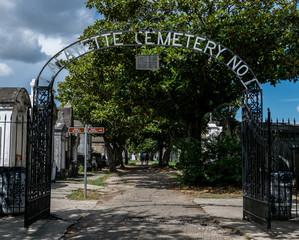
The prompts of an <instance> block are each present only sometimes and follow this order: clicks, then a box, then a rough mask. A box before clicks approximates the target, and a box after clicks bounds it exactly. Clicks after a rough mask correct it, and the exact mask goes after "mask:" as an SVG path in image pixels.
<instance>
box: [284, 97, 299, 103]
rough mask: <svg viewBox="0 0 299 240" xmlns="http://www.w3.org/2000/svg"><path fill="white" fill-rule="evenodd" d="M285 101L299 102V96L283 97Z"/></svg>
mask: <svg viewBox="0 0 299 240" xmlns="http://www.w3.org/2000/svg"><path fill="white" fill-rule="evenodd" d="M282 101H283V102H299V98H290V99H283V100H282Z"/></svg>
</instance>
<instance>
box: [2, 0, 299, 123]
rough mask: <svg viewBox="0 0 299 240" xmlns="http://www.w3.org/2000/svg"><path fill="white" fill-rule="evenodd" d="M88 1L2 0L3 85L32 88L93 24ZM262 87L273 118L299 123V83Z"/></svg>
mask: <svg viewBox="0 0 299 240" xmlns="http://www.w3.org/2000/svg"><path fill="white" fill-rule="evenodd" d="M85 1H86V0H0V87H25V88H27V90H28V91H30V82H31V80H32V79H33V78H36V77H37V75H38V73H39V72H40V70H41V69H42V67H43V65H44V64H45V62H46V61H47V60H49V59H50V58H51V57H52V56H53V55H55V53H57V52H58V51H59V50H61V49H62V48H63V47H65V46H67V45H69V44H71V43H73V42H75V41H76V40H77V38H78V36H79V35H80V34H82V32H83V30H84V29H85V28H86V27H87V26H89V25H92V24H93V21H94V17H95V16H96V13H95V10H90V9H86V8H85ZM232 50H233V49H232ZM66 74H67V72H66V71H64V72H62V73H61V74H60V75H58V79H57V81H62V80H63V79H64V76H65V75H66ZM263 89H264V91H263V95H264V111H266V109H267V108H268V107H270V109H271V112H272V116H273V118H279V119H281V118H283V117H284V118H285V119H287V118H288V117H289V118H292V119H293V118H296V119H297V121H298V122H299V83H296V84H294V83H284V84H280V85H279V86H277V87H276V88H274V87H271V86H268V85H264V86H263Z"/></svg>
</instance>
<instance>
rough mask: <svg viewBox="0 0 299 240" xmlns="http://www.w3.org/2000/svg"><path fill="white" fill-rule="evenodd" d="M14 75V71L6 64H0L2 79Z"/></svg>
mask: <svg viewBox="0 0 299 240" xmlns="http://www.w3.org/2000/svg"><path fill="white" fill-rule="evenodd" d="M12 74H13V70H12V69H11V68H10V67H9V66H8V65H7V64H5V63H0V77H9V76H11V75H12Z"/></svg>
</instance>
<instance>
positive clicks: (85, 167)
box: [84, 125, 88, 198]
mask: <svg viewBox="0 0 299 240" xmlns="http://www.w3.org/2000/svg"><path fill="white" fill-rule="evenodd" d="M87 131H88V129H87V125H85V130H84V132H85V146H84V198H86V172H87Z"/></svg>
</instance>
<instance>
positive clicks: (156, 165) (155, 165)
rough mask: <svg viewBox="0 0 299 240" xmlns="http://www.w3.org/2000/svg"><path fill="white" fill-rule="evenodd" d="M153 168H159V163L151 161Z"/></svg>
mask: <svg viewBox="0 0 299 240" xmlns="http://www.w3.org/2000/svg"><path fill="white" fill-rule="evenodd" d="M151 165H152V166H153V167H159V161H151Z"/></svg>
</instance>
